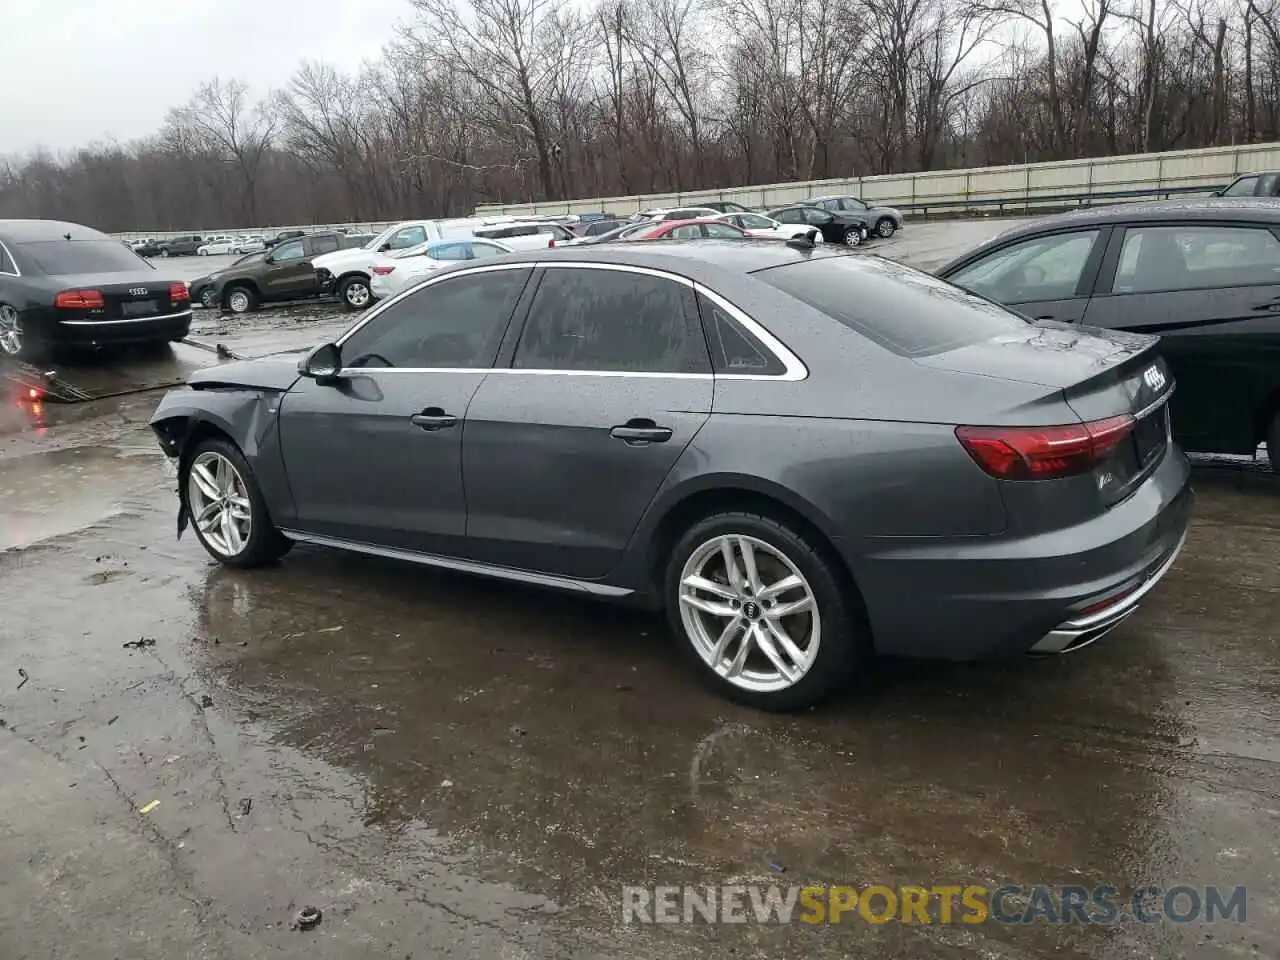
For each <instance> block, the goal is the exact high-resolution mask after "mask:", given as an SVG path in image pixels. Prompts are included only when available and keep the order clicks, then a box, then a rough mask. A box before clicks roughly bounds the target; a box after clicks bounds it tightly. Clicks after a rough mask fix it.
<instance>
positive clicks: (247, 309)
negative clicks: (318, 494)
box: [222, 283, 258, 313]
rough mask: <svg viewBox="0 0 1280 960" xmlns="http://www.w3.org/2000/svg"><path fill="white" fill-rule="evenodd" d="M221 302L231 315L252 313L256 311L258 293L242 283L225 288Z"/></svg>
mask: <svg viewBox="0 0 1280 960" xmlns="http://www.w3.org/2000/svg"><path fill="white" fill-rule="evenodd" d="M222 302H223V304H225V305H226V308H227V309H228V310H230V311H231V312H232V313H253V311H255V310H257V309H258V292H257V291H256V290H254V289H253V287H248V286H245V285H244V284H243V283H238V284H235V285H234V286H230V287H227V291H226V293H224V294H223V295H222Z"/></svg>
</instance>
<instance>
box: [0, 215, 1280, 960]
mask: <svg viewBox="0 0 1280 960" xmlns="http://www.w3.org/2000/svg"><path fill="white" fill-rule="evenodd" d="M995 229H996V227H995V226H994V225H993V224H992V223H989V222H988V223H980V224H977V225H966V224H959V225H958V224H945V225H932V226H931V225H924V226H913V227H912V229H911V230H909V231H908V232H907V233H906V234H905V235H904V236H903V237H902V238H900V239H898V240H895V241H892V243H891V244H884V245H882V247H881V249H882V250H883V251H884V252H886V253H892V254H893V255H899V256H903V257H904V259H910V260H912V261H913V262H919V263H922V264H924V265H926V266H930V265H933V263H936V262H940V261H941V260H944V259H946V258H947V256H948V255H949V253H950V252H952V250H953V249H954V246H955V245H956V244H957V243H958V244H959V246H961V247H963V246H966V245H968V244H969V243H972V242H975V241H976V240H977V239H981V237H982V236H984V235H985V233H990V232H994V230H995ZM962 231H964V233H962ZM983 231H985V233H983ZM958 238H959V239H958ZM948 245H951V248H948ZM931 260H932V262H930V261H931ZM177 264H192V265H195V264H197V262H196V261H175V265H177ZM198 266H199V267H200V270H198V271H196V273H198V272H203V270H204V269H206V268H207V265H206V264H204V263H203V262H199V263H198ZM196 273H192V274H191V275H193V276H194V275H196ZM349 319H350V318H349V317H345V316H340V315H338V311H337V309H336V308H335V307H334V306H333V305H328V306H325V305H309V306H304V307H295V308H288V309H283V310H273V311H265V312H263V313H261V314H258V315H256V316H253V317H250V318H247V319H238V320H236V321H234V322H232V321H229V320H223V319H219V318H216V317H212V316H211V317H208V318H205V317H201V318H200V319H199V320H198V323H197V330H196V332H195V335H196V336H197V337H198V338H201V339H204V340H207V341H208V342H214V341H221V342H225V343H227V344H229V345H230V346H231V347H232V348H233V349H237V350H239V351H240V352H244V353H250V354H256V353H265V352H267V351H268V350H270V349H273V348H279V347H281V346H284V347H291V346H302V345H304V344H305V343H308V342H313V341H315V340H318V339H321V338H323V337H325V336H326V335H328V333H329V332H330V331H331V330H333V329H340V328H341V327H342V326H343V325H345V324H346V323H347V322H349ZM210 362H214V358H213V356H212V355H211V354H209V353H207V352H205V351H202V350H200V349H198V348H193V347H188V346H179V347H176V348H174V349H173V350H172V351H163V352H161V353H152V354H145V355H129V356H125V357H117V358H114V359H113V360H112V361H111V362H110V363H103V362H99V364H97V365H95V364H92V363H87V362H86V365H85V366H84V367H83V368H80V369H76V370H74V371H73V374H74V376H75V377H76V379H77V382H79V383H85V384H90V385H93V386H94V387H95V389H97V390H98V391H99V392H112V391H109V390H107V389H105V388H103V387H102V385H103V384H106V385H108V386H111V387H112V388H114V389H127V388H128V387H129V385H131V384H132V385H135V386H136V385H139V384H143V383H148V382H159V381H161V380H164V379H165V378H174V377H180V376H181V375H182V374H183V372H184V371H185V370H187V369H190V367H191V366H193V365H198V364H207V363H210ZM158 399H159V394H158V393H154V392H152V393H133V394H126V395H124V396H121V397H116V398H108V399H104V400H98V401H92V402H88V403H81V404H75V405H70V406H68V405H55V404H52V403H44V404H39V405H37V406H38V409H35V410H33V409H32V408H31V405H30V404H27V403H25V402H23V401H22V399H21V398H20V397H11V398H10V400H9V402H8V403H7V405H6V407H5V411H6V412H5V414H4V415H3V417H0V498H2V500H0V502H2V503H3V509H2V510H0V548H2V549H3V552H0V610H2V611H3V616H0V720H2V721H3V728H0V957H3V958H4V960H10V958H14V960H16V958H28V957H29V958H51V957H59V958H60V957H68V958H72V957H74V958H77V960H99V958H102V960H106V958H125V957H127V958H130V960H150V958H166V960H169V958H178V957H182V958H188V957H189V958H200V960H203V958H260V957H261V958H267V957H272V958H274V957H286V956H287V957H292V956H304V955H305V956H309V957H321V958H327V957H334V958H338V957H341V958H353V957H366V956H367V957H414V958H424V957H436V956H456V957H478V958H479V957H483V958H504V960H506V958H542V957H626V958H631V957H635V958H640V957H644V958H667V957H681V958H687V957H690V956H698V957H703V956H706V957H813V958H828V957H830V958H843V957H862V956H867V957H872V956H874V957H902V958H932V957H940V958H941V957H974V956H983V957H992V958H1023V957H1041V956H1080V957H1086V956H1087V957H1131V956H1141V957H1182V956H1194V957H1274V956H1280V915H1278V914H1277V907H1276V895H1277V893H1278V892H1280V866H1278V864H1280V777H1278V776H1277V773H1278V772H1280V734H1278V732H1277V731H1278V728H1277V721H1278V720H1280V709H1278V703H1280V648H1278V644H1277V636H1280V630H1278V629H1277V627H1276V623H1277V621H1278V620H1280V572H1278V571H1280V563H1278V562H1277V561H1278V560H1280V499H1278V496H1280V485H1277V484H1274V483H1272V482H1271V478H1270V477H1269V476H1268V475H1267V474H1266V473H1265V472H1264V471H1262V470H1260V469H1257V468H1248V467H1239V466H1236V465H1214V464H1205V465H1202V466H1201V468H1200V469H1199V470H1198V473H1197V486H1198V492H1199V500H1198V503H1197V507H1196V520H1195V523H1194V526H1193V529H1192V532H1191V536H1190V539H1189V541H1188V544H1187V547H1186V549H1185V550H1184V552H1183V554H1182V556H1181V557H1180V559H1179V561H1178V563H1177V565H1176V567H1175V569H1174V570H1173V571H1172V572H1171V573H1170V574H1169V576H1168V577H1167V578H1166V579H1165V581H1164V582H1163V583H1162V584H1161V585H1160V586H1159V587H1158V588H1157V589H1156V590H1155V591H1154V592H1153V593H1152V594H1151V596H1150V597H1149V599H1148V600H1147V602H1146V603H1145V605H1144V607H1143V609H1142V610H1141V611H1140V612H1139V613H1138V614H1137V615H1136V616H1135V617H1133V618H1131V619H1130V620H1129V621H1127V622H1126V623H1125V624H1124V625H1123V626H1121V627H1120V628H1119V629H1118V630H1117V631H1116V632H1115V633H1113V634H1112V635H1111V636H1110V637H1109V638H1108V639H1107V640H1106V641H1104V642H1102V643H1100V644H1099V645H1097V646H1095V647H1094V648H1091V649H1089V650H1087V651H1085V652H1082V653H1081V654H1079V655H1077V656H1074V657H1067V658H1063V659H1059V660H1039V661H1017V662H1008V663H995V664H990V663H988V664H976V665H932V664H923V665H922V664H914V663H878V664H875V665H874V666H873V667H872V668H871V669H870V670H869V671H868V672H867V674H866V675H865V676H864V677H863V678H862V679H861V681H860V682H859V683H858V684H857V686H856V687H855V688H854V689H853V690H851V691H850V692H849V693H848V695H847V696H845V697H842V698H840V699H838V700H837V701H836V702H834V703H832V704H830V705H829V706H827V707H824V708H823V709H821V710H819V711H816V712H812V713H808V714H803V715H799V716H791V717H779V716H769V715H763V714H758V713H753V712H751V711H747V710H744V709H741V708H738V707H735V706H733V705H731V704H728V703H726V702H724V701H721V700H718V699H716V698H714V697H712V696H710V695H708V694H707V693H705V692H703V691H702V690H701V689H700V688H699V687H698V686H697V685H696V683H695V681H694V679H693V677H692V675H691V674H690V673H689V672H687V671H686V669H685V668H684V665H683V663H682V662H681V659H680V657H679V656H678V653H677V651H676V649H675V647H674V644H673V642H672V640H671V639H670V638H669V637H668V635H667V633H666V631H665V627H664V625H663V622H662V621H661V620H660V619H659V618H657V617H653V616H649V615H645V614H637V613H634V612H630V611H623V610H619V609H616V608H613V607H609V606H604V605H599V604H595V603H590V602H585V601H581V600H577V599H573V598H566V597H563V596H561V595H559V594H551V593H543V592H538V591H534V590H527V589H520V588H513V587H511V586H509V585H505V584H493V583H488V582H483V581H478V580H473V579H468V578H464V577H461V576H452V575H445V574H440V573H436V572H433V571H429V570H423V569H418V568H412V567H406V566H403V565H397V564H393V563H388V562H382V561H377V560H373V559H368V558H357V557H349V556H345V555H340V554H336V553H332V552H327V551H323V550H319V549H311V548H303V547H299V548H295V550H294V551H293V552H292V553H291V554H290V555H289V557H288V558H286V560H285V561H284V562H283V563H281V564H280V565H279V566H277V567H275V568H272V569H267V570H260V571H254V572H248V573H242V572H237V571H230V570H225V569H221V568H218V567H216V566H214V565H213V564H212V563H211V562H210V561H208V560H207V558H206V556H205V554H204V553H203V551H202V550H201V549H200V548H199V546H198V544H197V543H196V542H195V540H194V539H193V538H191V537H190V535H188V536H187V537H184V538H183V540H182V541H181V542H179V541H175V539H174V496H173V491H172V486H173V481H172V479H170V478H168V477H167V476H165V474H164V472H163V469H162V467H163V458H162V457H161V456H160V454H159V451H158V448H157V447H156V445H155V443H154V441H153V439H152V437H151V435H150V433H149V431H148V430H147V428H146V420H147V418H148V416H149V415H150V412H151V410H152V409H153V408H154V406H155V404H156V402H157V401H158ZM904 602H909V599H908V598H904ZM144 637H145V638H147V639H148V640H154V645H148V646H145V647H142V648H141V649H128V648H125V647H123V646H122V645H123V644H125V643H127V642H130V641H136V640H138V639H139V638H144ZM19 670H22V671H24V673H25V676H26V678H27V679H25V680H24V679H23V676H22V675H21V674H20V673H19ZM19 685H21V687H20V688H19ZM156 801H158V805H156V806H154V807H150V806H149V805H151V804H153V803H155V802H156ZM143 809H147V810H148V812H147V813H145V814H144V813H142V812H141V811H142V810H143ZM778 868H783V869H785V873H781V874H780V873H778V872H777V870H778ZM717 882H719V883H729V882H741V883H752V882H760V883H770V882H778V883H788V884H789V883H796V884H802V883H832V884H853V885H858V886H865V885H868V884H873V883H884V884H889V885H897V884H908V883H922V884H925V885H930V884H937V883H956V884H971V883H981V884H988V885H992V886H997V885H1000V884H1003V883H1015V884H1033V883H1046V884H1082V885H1085V886H1087V887H1093V886H1095V885H1097V884H1104V883H1105V884H1113V885H1115V886H1118V887H1120V888H1122V889H1126V888H1132V887H1134V886H1137V885H1140V884H1143V883H1154V884H1158V885H1160V886H1163V887H1169V886H1172V885H1174V884H1178V883H1187V884H1191V885H1196V886H1203V885H1207V884H1218V885H1221V886H1225V887H1228V888H1230V887H1234V886H1238V885H1243V886H1246V887H1247V888H1248V891H1249V895H1248V913H1247V920H1246V922H1245V923H1243V924H1239V923H1232V922H1226V923H1224V922H1219V923H1217V924H1214V925H1204V924H1189V925H1176V924H1169V923H1162V924H1154V925H1139V924H1132V925H1124V926H1113V927H1096V926H1094V927H1086V926H1060V927H1055V926H1049V925H1046V924H1043V923H1038V924H1035V925H1032V926H1028V927H1006V926H1000V925H998V924H995V923H988V924H985V925H982V926H977V927H974V926H963V925H953V926H919V925H906V924H902V923H896V922H895V923H889V924H885V925H882V926H871V925H868V924H866V923H863V922H860V921H856V920H855V921H854V922H852V923H846V924H844V925H842V926H840V927H809V926H805V925H801V924H795V925H792V926H785V927H779V926H760V925H757V924H737V925H720V926H709V925H706V924H695V925H691V926H683V925H681V926H661V927H659V926H636V925H627V926H624V925H623V924H622V923H621V887H622V885H624V884H682V883H697V884H703V883H717ZM304 904H308V905H315V906H318V907H320V908H321V909H322V910H323V913H324V916H323V920H322V922H321V923H320V925H319V926H318V927H316V928H315V929H313V930H310V931H295V930H291V929H290V928H289V922H290V920H291V919H292V918H293V916H294V913H295V911H296V910H297V909H298V908H299V907H301V906H302V905H304Z"/></svg>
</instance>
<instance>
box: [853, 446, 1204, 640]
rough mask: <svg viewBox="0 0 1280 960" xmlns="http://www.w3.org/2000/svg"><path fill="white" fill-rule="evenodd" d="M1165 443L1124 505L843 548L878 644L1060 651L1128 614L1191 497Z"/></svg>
mask: <svg viewBox="0 0 1280 960" xmlns="http://www.w3.org/2000/svg"><path fill="white" fill-rule="evenodd" d="M1190 477H1191V470H1190V464H1189V463H1188V461H1187V458H1186V457H1185V456H1184V455H1183V453H1182V452H1181V451H1180V450H1179V449H1178V448H1177V447H1170V448H1169V450H1168V452H1167V453H1166V455H1165V457H1164V460H1163V461H1162V462H1161V464H1160V466H1159V467H1157V468H1156V470H1155V471H1154V472H1153V473H1152V474H1151V475H1150V476H1149V477H1148V478H1147V480H1146V481H1144V482H1143V484H1142V485H1141V486H1140V487H1139V488H1138V489H1137V490H1135V491H1134V493H1133V494H1132V495H1131V496H1130V497H1129V498H1128V499H1127V500H1125V501H1124V502H1123V503H1120V504H1117V505H1116V506H1114V507H1112V508H1111V509H1110V510H1108V511H1107V512H1106V513H1105V514H1103V515H1102V516H1099V517H1095V518H1093V519H1091V520H1089V521H1087V522H1085V523H1082V524H1079V525H1077V526H1074V527H1067V528H1064V529H1061V530H1054V531H1052V532H1049V533H1043V534H1038V535H1034V536H1029V537H991V538H978V537H973V538H967V539H965V540H948V541H946V542H945V543H939V542H937V541H933V540H930V541H916V542H915V543H908V544H904V543H903V542H902V541H895V542H894V544H893V545H892V546H889V545H888V544H885V546H886V547H887V549H881V550H877V551H876V552H874V553H870V554H866V555H863V556H861V557H857V558H851V567H852V569H853V571H854V575H855V576H856V577H857V579H858V583H859V585H860V586H861V588H862V592H863V595H864V598H865V600H866V605H867V612H868V616H869V617H870V620H871V627H872V632H873V634H874V637H875V644H876V648H877V650H879V651H880V652H883V653H887V654H891V655H898V656H926V657H942V658H946V659H956V660H973V659H981V658H986V657H998V656H1010V655H1016V654H1024V653H1037V654H1042V653H1066V652H1069V651H1073V650H1078V649H1081V648H1083V647H1085V646H1088V645H1089V644H1091V643H1093V642H1094V641H1096V640H1098V639H1100V638H1101V637H1102V636H1104V635H1106V634H1107V633H1108V632H1110V631H1111V630H1113V629H1114V628H1115V627H1116V626H1118V625H1119V624H1120V623H1122V622H1123V621H1124V620H1125V619H1127V618H1128V617H1129V616H1130V615H1131V614H1133V613H1134V612H1135V611H1136V610H1137V609H1138V607H1139V605H1140V603H1141V602H1142V601H1143V600H1144V599H1145V598H1146V597H1147V595H1148V594H1149V593H1150V591H1151V590H1152V589H1153V588H1154V587H1155V585H1156V584H1157V583H1158V582H1159V581H1160V579H1161V578H1162V577H1163V576H1164V575H1165V574H1166V573H1168V571H1169V570H1170V569H1171V568H1172V567H1173V565H1174V561H1175V560H1176V558H1177V556H1178V552H1179V550H1180V549H1181V547H1182V544H1183V542H1184V541H1185V538H1186V534H1187V528H1188V525H1189V524H1190V520H1191V507H1192V501H1193V499H1194V495H1193V493H1192V490H1191V485H1190Z"/></svg>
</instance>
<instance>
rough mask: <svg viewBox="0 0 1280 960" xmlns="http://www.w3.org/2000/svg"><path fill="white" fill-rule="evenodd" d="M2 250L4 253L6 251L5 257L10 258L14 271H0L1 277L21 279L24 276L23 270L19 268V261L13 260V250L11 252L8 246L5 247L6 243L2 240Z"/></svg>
mask: <svg viewBox="0 0 1280 960" xmlns="http://www.w3.org/2000/svg"><path fill="white" fill-rule="evenodd" d="M0 250H3V251H4V254H5V256H6V257H8V258H9V262H10V263H12V264H13V270H12V271H10V270H0V276H5V277H20V276H22V268H21V267H20V266H18V261H17V260H15V259H13V251H12V250H10V249H9V248H8V246H6V245H5V242H4V241H3V240H0Z"/></svg>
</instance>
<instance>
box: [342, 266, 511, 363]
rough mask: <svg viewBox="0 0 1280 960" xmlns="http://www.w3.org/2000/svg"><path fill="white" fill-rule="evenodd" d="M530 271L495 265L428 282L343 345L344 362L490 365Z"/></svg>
mask: <svg viewBox="0 0 1280 960" xmlns="http://www.w3.org/2000/svg"><path fill="white" fill-rule="evenodd" d="M528 279H529V271H528V270H495V271H486V272H484V273H474V274H468V275H466V276H461V277H451V278H449V279H447V280H443V281H441V282H439V283H433V284H429V285H428V286H425V287H423V288H421V289H420V290H418V291H417V292H416V293H412V294H410V295H409V296H407V297H405V298H404V299H403V300H400V301H398V302H397V303H396V304H395V305H394V306H392V307H390V308H388V309H387V310H385V311H383V312H382V313H380V314H378V315H377V316H376V317H374V318H373V319H372V320H370V321H369V322H368V323H366V324H365V325H364V326H363V327H360V328H359V329H357V330H356V331H355V332H354V333H353V334H351V336H350V337H349V338H348V339H347V340H346V341H344V342H343V344H342V362H343V365H344V366H346V367H400V368H404V367H410V368H424V367H428V368H429V367H463V368H476V367H489V366H492V365H493V360H494V357H495V356H497V353H498V346H499V344H500V343H501V342H502V335H503V334H504V333H505V332H506V329H507V322H508V321H509V320H510V319H511V311H512V310H513V309H515V305H516V301H517V300H518V299H519V298H520V292H521V291H522V290H523V289H524V285H525V282H526V281H527V280H528Z"/></svg>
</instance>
